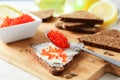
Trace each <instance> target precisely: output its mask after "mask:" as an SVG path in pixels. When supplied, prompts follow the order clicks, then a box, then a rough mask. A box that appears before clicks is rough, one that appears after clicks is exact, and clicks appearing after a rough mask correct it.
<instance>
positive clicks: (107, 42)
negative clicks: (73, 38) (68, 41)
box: [79, 30, 120, 52]
mask: <svg viewBox="0 0 120 80" xmlns="http://www.w3.org/2000/svg"><path fill="white" fill-rule="evenodd" d="M79 40H80V41H82V42H84V44H86V45H89V46H93V47H98V48H102V49H107V50H112V51H116V52H120V32H119V31H118V30H104V31H101V32H98V33H96V34H92V35H85V36H82V37H81V38H80V39H79Z"/></svg>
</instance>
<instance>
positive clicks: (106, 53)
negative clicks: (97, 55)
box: [104, 51, 114, 56]
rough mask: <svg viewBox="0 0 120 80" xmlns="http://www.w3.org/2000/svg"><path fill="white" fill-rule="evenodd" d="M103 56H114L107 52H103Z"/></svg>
mask: <svg viewBox="0 0 120 80" xmlns="http://www.w3.org/2000/svg"><path fill="white" fill-rule="evenodd" d="M104 54H105V55H108V56H114V55H113V54H112V53H110V52H108V51H105V52H104Z"/></svg>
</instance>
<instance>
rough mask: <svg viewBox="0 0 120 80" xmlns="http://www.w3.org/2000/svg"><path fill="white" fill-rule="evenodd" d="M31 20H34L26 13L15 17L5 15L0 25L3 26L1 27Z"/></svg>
mask: <svg viewBox="0 0 120 80" xmlns="http://www.w3.org/2000/svg"><path fill="white" fill-rule="evenodd" d="M31 21H34V19H33V18H32V17H31V16H29V15H28V14H22V15H21V16H19V17H17V18H10V17H6V18H5V19H4V21H3V23H2V24H1V26H0V27H1V28H3V27H8V26H12V25H17V24H22V23H27V22H31Z"/></svg>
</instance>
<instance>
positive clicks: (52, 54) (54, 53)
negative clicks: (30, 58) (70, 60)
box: [41, 46, 67, 62]
mask: <svg viewBox="0 0 120 80" xmlns="http://www.w3.org/2000/svg"><path fill="white" fill-rule="evenodd" d="M41 55H43V56H48V59H50V60H51V59H53V58H55V59H58V58H62V62H66V61H67V60H66V58H67V55H66V54H65V53H64V50H63V49H62V48H56V47H54V48H53V47H51V46H49V48H48V49H47V50H46V49H43V50H42V53H41Z"/></svg>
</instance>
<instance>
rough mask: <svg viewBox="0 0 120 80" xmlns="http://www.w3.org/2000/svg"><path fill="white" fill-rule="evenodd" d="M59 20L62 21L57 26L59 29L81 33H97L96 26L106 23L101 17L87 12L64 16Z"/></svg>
mask: <svg viewBox="0 0 120 80" xmlns="http://www.w3.org/2000/svg"><path fill="white" fill-rule="evenodd" d="M59 18H60V20H59V21H58V22H57V23H56V24H55V26H56V27H57V28H59V29H65V30H70V31H77V32H81V33H95V32H97V29H96V25H100V24H103V22H104V21H103V19H101V18H100V17H98V16H96V15H94V14H91V13H89V12H87V11H76V12H74V13H69V14H64V15H61V16H59Z"/></svg>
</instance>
